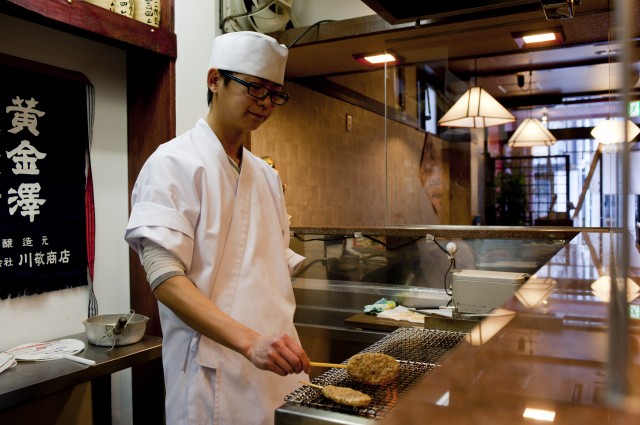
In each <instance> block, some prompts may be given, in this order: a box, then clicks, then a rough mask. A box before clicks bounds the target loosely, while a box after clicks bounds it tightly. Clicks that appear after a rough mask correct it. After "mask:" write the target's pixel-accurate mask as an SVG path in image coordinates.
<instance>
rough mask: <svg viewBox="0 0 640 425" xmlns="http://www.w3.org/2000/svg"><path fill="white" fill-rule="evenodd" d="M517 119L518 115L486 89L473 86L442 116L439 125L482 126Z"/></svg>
mask: <svg viewBox="0 0 640 425" xmlns="http://www.w3.org/2000/svg"><path fill="white" fill-rule="evenodd" d="M515 120H516V117H514V116H513V115H512V114H511V113H510V112H509V111H508V110H507V109H505V107H504V106H502V105H501V104H500V102H498V101H497V100H496V99H495V98H494V97H493V96H491V95H490V94H489V93H488V92H487V91H486V90H485V89H483V88H481V87H471V88H470V89H469V90H467V91H466V92H465V93H464V94H463V95H462V97H460V99H458V101H457V102H456V103H454V104H453V106H452V107H451V109H449V110H448V111H447V113H446V114H444V115H443V116H442V118H440V120H439V121H438V125H444V126H449V127H471V128H482V127H490V126H492V125H500V124H507V123H510V122H513V121H515Z"/></svg>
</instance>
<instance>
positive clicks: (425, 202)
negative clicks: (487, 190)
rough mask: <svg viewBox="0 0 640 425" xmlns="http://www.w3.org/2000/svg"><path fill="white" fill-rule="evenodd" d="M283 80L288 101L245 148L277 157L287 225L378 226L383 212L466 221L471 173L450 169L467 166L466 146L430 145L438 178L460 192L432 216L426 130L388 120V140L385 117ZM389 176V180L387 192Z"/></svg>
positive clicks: (419, 220)
mask: <svg viewBox="0 0 640 425" xmlns="http://www.w3.org/2000/svg"><path fill="white" fill-rule="evenodd" d="M286 87H287V91H288V92H289V94H290V95H291V100H290V101H289V103H288V104H287V105H285V106H284V107H283V108H281V109H280V110H277V111H276V113H275V114H273V115H272V117H271V118H270V119H269V121H267V122H266V123H265V124H264V125H263V126H262V127H261V128H260V129H258V130H257V131H256V132H254V133H253V135H252V138H251V150H252V151H253V153H254V154H256V155H258V156H264V155H269V156H271V157H272V158H273V159H274V161H275V162H276V166H277V168H278V171H279V173H280V175H281V177H282V179H283V181H284V183H285V184H286V192H285V198H286V204H287V209H288V212H289V214H290V215H291V216H292V218H291V225H292V226H305V227H306V226H384V225H386V224H389V221H388V220H389V218H391V219H392V221H393V224H399V225H413V224H470V221H471V218H470V214H469V213H468V211H469V196H468V195H469V191H470V189H469V185H470V181H469V177H468V175H466V177H462V178H459V177H458V174H456V173H458V172H459V171H460V169H467V170H468V164H463V163H462V162H464V161H465V158H466V159H467V160H468V148H469V147H468V145H467V146H463V145H460V146H458V145H455V146H454V145H450V144H448V143H446V142H445V143H442V144H441V145H439V146H436V147H435V149H436V150H437V152H438V157H439V158H440V159H441V162H440V164H441V166H442V167H443V168H442V170H441V176H442V178H443V182H442V184H443V185H446V186H447V187H448V185H449V184H450V181H452V180H451V179H452V178H453V179H454V181H456V187H455V188H454V189H456V192H455V193H457V194H458V195H460V196H448V195H447V199H446V208H445V209H444V212H442V213H441V214H440V215H438V214H437V210H436V209H435V208H434V207H433V205H432V203H431V201H430V200H429V197H428V195H427V191H426V190H425V188H424V187H423V186H422V183H421V180H420V165H421V164H420V160H421V156H422V150H423V148H424V146H425V137H426V133H425V132H423V131H420V130H418V129H415V128H414V127H411V126H407V125H404V124H402V123H398V122H388V123H386V126H387V128H391V129H392V131H393V134H394V137H390V138H388V140H387V139H385V120H384V117H383V116H381V115H379V114H376V113H373V112H370V111H368V110H366V109H364V108H360V107H357V106H355V105H353V104H349V103H347V102H344V101H340V100H337V99H334V98H332V97H330V96H327V95H323V94H320V93H318V92H315V91H312V90H309V89H308V88H305V87H303V86H301V85H299V84H295V83H288V84H287V86H286ZM347 115H350V116H351V120H352V130H351V131H349V130H348V129H347V123H346V120H347ZM461 149H462V155H460V154H459V150H461ZM450 173H453V174H450ZM387 179H389V180H390V181H391V182H392V186H393V187H394V189H393V190H390V191H389V193H388V194H387V186H386V185H387V181H386V180H387ZM458 191H459V192H460V193H458ZM445 193H447V194H449V193H450V192H449V191H447V192H445ZM387 197H388V198H387ZM465 212H466V213H465Z"/></svg>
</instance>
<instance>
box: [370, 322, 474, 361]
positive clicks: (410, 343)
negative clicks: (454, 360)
mask: <svg viewBox="0 0 640 425" xmlns="http://www.w3.org/2000/svg"><path fill="white" fill-rule="evenodd" d="M464 335H465V334H464V333H462V332H453V331H441V330H435V329H423V328H415V327H408V328H399V329H396V330H395V331H393V332H392V333H390V334H389V335H388V336H386V337H384V338H382V339H381V340H380V341H378V342H376V343H375V344H373V345H371V346H370V347H367V348H365V349H364V350H362V352H363V353H384V354H388V355H390V356H391V357H394V358H395V359H397V360H409V361H413V362H424V363H435V364H440V362H441V361H442V359H443V358H444V357H445V355H446V354H447V353H449V352H450V351H451V350H453V349H454V348H455V347H456V346H457V345H458V344H459V343H460V341H462V340H463V339H464Z"/></svg>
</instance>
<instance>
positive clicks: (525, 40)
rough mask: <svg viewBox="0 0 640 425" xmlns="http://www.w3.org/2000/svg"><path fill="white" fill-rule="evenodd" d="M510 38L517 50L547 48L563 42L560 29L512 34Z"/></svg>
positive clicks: (563, 38)
mask: <svg viewBox="0 0 640 425" xmlns="http://www.w3.org/2000/svg"><path fill="white" fill-rule="evenodd" d="M511 36H512V37H513V40H514V41H515V42H516V44H517V45H518V47H519V48H523V47H542V46H549V45H552V44H562V43H564V41H565V36H564V31H563V30H562V27H553V28H545V29H542V30H535V31H521V32H514V33H511Z"/></svg>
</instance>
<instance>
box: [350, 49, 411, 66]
mask: <svg viewBox="0 0 640 425" xmlns="http://www.w3.org/2000/svg"><path fill="white" fill-rule="evenodd" d="M353 58H354V59H355V60H357V61H358V62H360V63H361V64H363V65H367V66H370V67H375V66H382V65H384V64H385V63H386V64H390V65H398V64H400V63H402V61H403V58H402V57H401V56H400V55H398V54H397V53H395V52H394V51H392V50H386V51H384V52H375V53H356V54H354V55H353Z"/></svg>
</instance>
